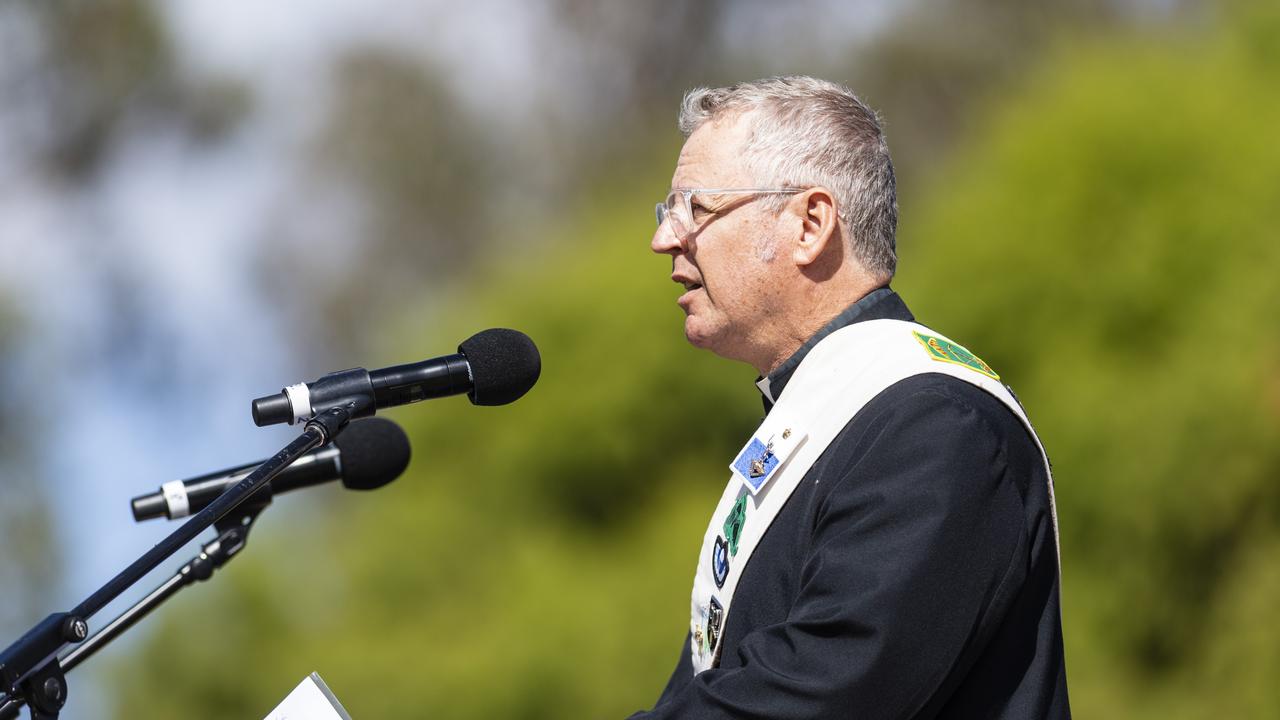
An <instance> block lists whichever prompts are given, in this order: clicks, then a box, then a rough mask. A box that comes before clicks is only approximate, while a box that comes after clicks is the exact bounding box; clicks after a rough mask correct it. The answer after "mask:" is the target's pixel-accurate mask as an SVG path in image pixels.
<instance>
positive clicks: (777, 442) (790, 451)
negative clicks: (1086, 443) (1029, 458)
mask: <svg viewBox="0 0 1280 720" xmlns="http://www.w3.org/2000/svg"><path fill="white" fill-rule="evenodd" d="M923 373H942V374H945V375H951V376H952V377H956V378H959V379H961V380H964V381H966V382H969V383H972V384H974V385H977V386H978V387H980V388H982V389H983V390H986V391H987V392H989V393H991V394H992V395H994V396H995V397H996V398H998V399H999V400H1000V401H1001V402H1003V403H1004V404H1005V406H1007V407H1008V408H1009V410H1010V411H1012V412H1013V414H1014V415H1016V416H1017V417H1018V419H1019V420H1021V421H1022V423H1023V425H1025V426H1026V428H1027V431H1028V432H1030V433H1031V437H1032V438H1034V439H1035V441H1036V445H1037V446H1039V447H1040V452H1041V456H1042V457H1043V459H1044V463H1045V472H1046V473H1047V474H1048V473H1050V469H1049V460H1048V457H1047V456H1044V447H1043V446H1042V445H1040V439H1039V438H1038V437H1036V433H1035V429H1034V428H1032V427H1031V423H1030V422H1029V421H1028V420H1027V416H1026V414H1025V413H1024V412H1023V410H1022V407H1021V405H1019V404H1018V401H1017V400H1016V399H1015V398H1014V397H1013V394H1012V393H1010V392H1009V390H1008V389H1007V388H1006V387H1005V386H1004V385H1003V384H1001V383H1000V380H999V376H997V375H996V374H995V372H994V371H992V370H991V368H990V367H988V366H987V364H986V363H984V362H982V361H981V360H979V359H978V358H977V357H976V356H974V355H973V354H972V353H970V352H969V351H968V350H965V349H964V348H963V347H961V346H960V345H958V344H956V343H954V342H952V341H951V340H948V339H947V338H945V337H943V336H942V335H939V334H938V333H936V332H933V331H932V330H929V329H928V328H925V327H924V326H922V325H918V324H916V323H909V322H903V321H901V320H869V321H864V322H859V323H854V324H853V325H849V326H847V327H844V328H841V329H840V330H837V331H835V332H833V333H831V334H830V335H828V336H827V337H825V338H823V339H822V340H821V341H820V342H819V343H818V344H817V345H816V346H814V347H813V349H811V350H810V351H809V354H808V355H806V356H805V358H804V360H803V361H801V363H800V366H799V367H798V368H796V371H795V374H794V375H792V377H791V380H790V381H789V382H788V383H787V386H786V389H785V392H784V393H783V394H782V397H781V398H779V399H778V402H777V404H775V405H774V406H773V409H772V410H771V411H770V412H769V415H768V417H766V418H765V419H764V422H763V423H761V424H760V427H759V428H757V429H756V431H755V432H754V433H753V434H752V437H751V440H750V441H748V442H747V444H746V446H744V447H743V449H742V451H740V452H739V453H738V456H737V457H736V458H735V459H734V461H733V462H732V463H730V465H729V468H730V471H731V475H730V477H729V483H728V485H727V486H726V487H725V490H724V494H723V495H722V496H721V497H720V503H719V504H718V505H717V506H716V510H715V513H714V514H712V516H711V522H710V524H709V525H708V526H707V532H706V534H705V535H704V536H703V539H702V550H701V552H699V553H698V569H697V572H696V573H695V575H694V580H693V596H692V599H691V612H690V621H689V627H690V632H691V640H690V646H691V650H692V660H693V672H694V674H697V673H700V672H702V671H704V670H707V669H710V668H712V667H715V666H716V665H717V664H718V663H719V658H720V647H721V645H722V643H721V642H720V639H721V637H722V636H723V633H724V628H725V623H726V622H727V620H728V617H729V610H730V608H731V606H732V602H733V596H734V592H735V591H736V590H737V587H738V580H739V579H740V578H741V577H742V570H743V568H744V567H745V566H746V564H747V561H748V560H750V559H751V555H752V553H753V552H754V551H755V549H756V547H757V546H758V545H759V543H760V540H761V538H762V537H764V534H765V531H767V530H768V529H769V525H770V524H771V523H772V522H773V519H774V518H775V517H776V516H777V514H778V512H779V511H780V510H781V509H782V506H783V505H784V504H786V502H787V499H788V498H789V497H790V496H791V493H792V492H793V491H794V490H795V488H796V486H797V485H799V483H800V480H801V479H802V478H803V477H804V476H805V474H806V473H807V472H808V471H809V468H810V467H812V466H813V463H814V462H816V461H817V459H818V458H819V457H820V456H821V455H822V453H823V451H825V450H826V449H827V446H828V445H830V444H831V441H832V440H834V439H835V437H836V436H837V435H839V433H840V431H841V430H843V429H844V427H845V425H847V424H848V422H849V420H850V419H851V418H853V416H854V415H856V414H857V413H858V411H859V410H861V409H862V408H863V406H865V405H866V404H867V403H868V402H870V400H871V399H872V398H874V397H875V396H877V395H879V394H880V393H881V392H882V391H883V390H885V389H886V388H888V387H889V386H890V385H893V384H894V383H896V382H898V381H899V380H903V379H906V378H908V377H912V376H914V375H920V374H923ZM1048 477H1049V508H1050V511H1051V515H1052V521H1053V532H1054V541H1055V543H1056V542H1057V537H1058V517H1057V510H1056V508H1055V507H1054V501H1053V476H1052V475H1051V474H1049V475H1048ZM735 536H736V537H735Z"/></svg>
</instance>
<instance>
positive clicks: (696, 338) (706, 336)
mask: <svg viewBox="0 0 1280 720" xmlns="http://www.w3.org/2000/svg"><path fill="white" fill-rule="evenodd" d="M716 330H717V328H711V327H707V323H706V322H704V321H703V320H701V319H700V318H699V317H698V316H697V315H690V316H688V317H686V318H685V319H684V337H685V339H686V340H688V341H689V344H690V345H692V346H694V347H696V348H700V349H702V350H710V351H711V352H715V353H718V351H717V350H716V347H717V345H718V343H717V342H716V340H717V339H718V337H719V333H718V332H716Z"/></svg>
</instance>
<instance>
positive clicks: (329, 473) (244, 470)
mask: <svg viewBox="0 0 1280 720" xmlns="http://www.w3.org/2000/svg"><path fill="white" fill-rule="evenodd" d="M261 464H262V463H261V462H256V463H249V464H248V465H241V466H240V467H234V468H230V469H228V470H222V471H219V472H215V473H209V474H208V475H201V476H200V477H197V478H192V479H190V480H175V481H173V482H167V483H165V484H164V485H161V486H160V491H159V492H154V493H150V494H148V495H139V496H138V497H136V498H134V499H133V519H134V520H136V521H138V522H142V521H143V520H148V519H150V518H155V517H160V516H162V515H163V516H164V517H167V518H169V519H170V520H176V519H178V518H181V517H186V516H188V515H193V514H195V513H198V512H200V511H201V510H203V509H204V508H205V507H207V506H208V505H209V503H212V502H213V501H214V500H216V499H217V497H218V496H219V495H221V494H222V493H223V491H225V490H226V489H227V488H230V487H231V486H232V485H235V484H236V483H238V482H240V481H241V480H243V479H244V477H245V476H246V475H248V474H249V473H250V472H252V471H253V470H254V468H256V467H258V466H259V465H261ZM408 464H409V438H408V437H406V436H405V434H404V430H401V429H400V426H399V425H396V424H395V423H393V422H391V421H390V420H387V419H384V418H370V419H368V420H361V421H359V422H353V423H351V424H350V425H348V426H347V428H346V430H345V431H344V432H343V433H342V434H340V435H338V437H337V439H336V440H334V441H333V442H332V443H329V444H328V445H325V446H324V447H322V448H317V449H315V450H312V451H311V452H309V453H307V454H306V455H303V456H302V457H300V458H298V459H297V460H296V461H295V462H294V463H293V464H291V465H290V466H289V467H287V468H285V469H284V470H283V471H281V472H280V474H279V475H276V476H275V477H274V478H272V479H271V482H269V483H268V486H269V487H268V489H266V490H263V491H262V492H264V493H267V497H270V495H272V494H275V493H281V492H286V491H288V490H295V489H297V488H303V487H310V486H312V485H319V484H320V483H326V482H329V481H330V480H342V484H343V485H345V486H346V487H347V489H348V490H374V489H376V488H380V487H382V486H383V485H386V484H387V483H389V482H391V481H392V480H395V479H396V478H397V477H399V476H400V473H402V472H404V469H405V467H406V466H407V465H408Z"/></svg>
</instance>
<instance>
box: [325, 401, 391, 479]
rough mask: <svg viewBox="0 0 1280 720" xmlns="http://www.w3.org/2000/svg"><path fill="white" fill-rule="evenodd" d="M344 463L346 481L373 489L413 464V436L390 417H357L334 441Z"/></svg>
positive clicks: (343, 472)
mask: <svg viewBox="0 0 1280 720" xmlns="http://www.w3.org/2000/svg"><path fill="white" fill-rule="evenodd" d="M333 444H334V445H337V446H338V451H339V452H340V453H341V455H340V456H339V458H340V462H341V463H342V484H343V485H344V486H346V487H347V489H349V490H373V489H375V488H380V487H382V486H383V485H386V484H387V483H389V482H391V481H392V480H395V479H396V478H398V477H400V473H402V472H404V469H405V468H406V467H408V465H409V438H408V437H406V436H405V434H404V430H401V429H400V426H399V425H397V424H395V423H393V422H391V421H390V420H387V419H386V418H379V417H373V418H368V419H365V420H356V421H354V422H352V423H351V424H350V425H348V426H347V427H346V429H344V430H343V431H342V433H341V434H339V435H338V437H337V439H336V440H334V441H333Z"/></svg>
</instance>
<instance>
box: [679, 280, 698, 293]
mask: <svg viewBox="0 0 1280 720" xmlns="http://www.w3.org/2000/svg"><path fill="white" fill-rule="evenodd" d="M681 285H684V289H685V290H686V291H689V290H697V289H698V288H700V287H702V284H701V283H696V282H687V283H681Z"/></svg>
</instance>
